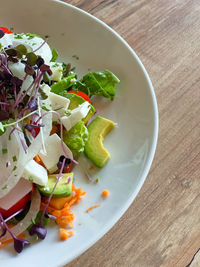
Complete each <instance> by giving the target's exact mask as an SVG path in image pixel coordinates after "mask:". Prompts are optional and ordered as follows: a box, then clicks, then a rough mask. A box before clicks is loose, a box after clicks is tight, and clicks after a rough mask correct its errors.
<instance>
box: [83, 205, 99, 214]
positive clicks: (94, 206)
mask: <svg viewBox="0 0 200 267" xmlns="http://www.w3.org/2000/svg"><path fill="white" fill-rule="evenodd" d="M100 206H101V205H100V204H95V205H93V206H91V207H89V208H88V209H87V210H86V211H85V212H86V213H88V212H90V211H91V210H93V209H96V208H98V207H100Z"/></svg>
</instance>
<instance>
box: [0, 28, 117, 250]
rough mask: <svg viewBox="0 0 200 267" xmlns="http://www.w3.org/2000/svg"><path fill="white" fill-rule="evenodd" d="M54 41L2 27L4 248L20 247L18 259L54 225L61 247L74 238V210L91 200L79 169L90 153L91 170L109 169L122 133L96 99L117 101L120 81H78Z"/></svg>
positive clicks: (105, 74) (95, 77) (94, 75)
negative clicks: (108, 144)
mask: <svg viewBox="0 0 200 267" xmlns="http://www.w3.org/2000/svg"><path fill="white" fill-rule="evenodd" d="M47 40H48V37H47V36H46V37H45V38H42V37H41V36H39V35H37V34H33V33H13V32H11V31H10V30H8V29H7V28H4V27H0V153H1V161H0V169H1V173H0V246H1V247H3V246H5V245H6V244H8V243H10V242H13V245H14V249H15V250H16V252H18V253H20V252H21V251H22V250H23V249H24V247H25V246H26V245H29V244H30V241H29V239H30V238H29V236H33V237H35V238H36V239H41V240H42V239H44V238H45V237H46V235H47V228H46V226H47V224H48V223H49V222H50V221H51V222H55V223H56V224H57V225H58V228H59V232H60V238H61V240H66V239H67V238H68V237H70V236H72V235H73V234H74V231H73V230H72V228H73V220H74V214H73V212H72V210H71V206H72V205H74V204H77V203H78V202H79V201H80V200H81V198H82V196H83V195H84V194H85V192H82V190H81V188H76V187H75V185H74V172H73V168H74V166H76V165H77V164H79V156H80V155H81V154H83V153H84V155H85V156H86V157H87V158H89V159H90V160H91V162H92V165H91V168H94V166H96V167H98V168H102V167H104V165H105V164H106V163H107V162H108V160H109V158H110V154H109V152H108V151H107V150H106V149H105V148H104V146H103V139H104V137H105V136H106V135H107V134H108V132H109V131H110V130H112V129H113V127H114V125H115V124H114V122H112V121H111V120H108V119H106V118H103V117H102V116H97V114H96V110H95V107H94V105H93V99H94V98H95V96H102V97H105V98H107V99H109V100H111V101H112V100H113V99H114V96H115V85H116V84H117V83H119V79H118V78H117V77H116V76H115V75H114V74H113V73H112V72H111V71H109V70H104V71H99V72H90V73H88V74H86V75H84V76H83V77H81V78H78V75H77V73H76V72H75V70H74V68H72V67H71V64H70V63H66V62H59V61H58V53H57V51H56V50H55V49H51V48H50V46H49V45H48V43H47ZM93 165H94V166H93ZM86 175H88V173H87V171H86ZM88 176H89V175H88ZM76 178H77V180H78V177H76ZM88 178H90V177H88ZM104 195H108V192H106V191H105V192H104Z"/></svg>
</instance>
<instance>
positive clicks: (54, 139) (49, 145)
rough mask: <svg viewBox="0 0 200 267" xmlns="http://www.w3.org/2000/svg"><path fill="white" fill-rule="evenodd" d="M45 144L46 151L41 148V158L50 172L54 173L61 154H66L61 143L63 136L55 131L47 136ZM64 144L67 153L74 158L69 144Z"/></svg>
mask: <svg viewBox="0 0 200 267" xmlns="http://www.w3.org/2000/svg"><path fill="white" fill-rule="evenodd" d="M45 145H46V153H44V152H43V151H42V150H41V151H40V153H39V157H40V158H41V160H42V162H43V163H44V165H45V167H46V168H47V169H48V171H49V172H50V173H54V172H55V171H56V170H57V169H58V167H57V163H58V160H59V158H60V156H62V155H64V152H63V148H62V145H61V138H60V137H59V136H58V135H57V134H56V133H55V134H53V135H51V136H49V137H48V138H47V140H46V143H45ZM63 145H64V147H65V150H66V152H67V154H68V155H69V156H70V157H71V158H73V154H72V152H71V150H70V149H69V148H68V146H67V145H66V144H63Z"/></svg>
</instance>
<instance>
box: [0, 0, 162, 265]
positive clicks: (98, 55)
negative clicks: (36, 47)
mask: <svg viewBox="0 0 200 267" xmlns="http://www.w3.org/2000/svg"><path fill="white" fill-rule="evenodd" d="M0 18H1V24H2V26H6V27H14V30H15V32H34V33H38V34H42V35H49V36H50V38H49V43H50V44H51V46H52V47H55V48H56V49H57V50H58V51H59V54H60V58H61V59H63V61H67V62H71V63H72V65H74V66H76V70H77V71H78V73H79V74H80V75H82V74H84V73H86V72H88V69H90V70H93V71H97V70H103V69H109V70H111V71H113V72H114V73H115V74H116V75H117V76H118V77H119V78H120V80H121V83H120V85H119V86H118V87H117V95H116V98H115V100H114V101H113V102H109V101H105V100H101V99H98V101H97V103H96V108H97V111H98V112H99V113H100V114H101V115H102V116H105V117H107V118H109V119H111V120H113V121H115V122H116V123H117V124H118V126H117V127H116V128H115V130H114V131H112V132H111V133H110V134H109V136H107V138H106V140H105V147H106V148H107V149H108V150H109V151H110V153H111V155H112V157H111V160H110V162H109V163H108V164H107V166H106V167H105V168H103V169H102V170H101V171H99V173H98V177H99V178H100V182H99V183H98V184H95V185H94V184H91V183H89V182H88V181H87V179H86V178H85V176H84V175H83V173H82V172H81V170H80V168H79V167H78V168H77V169H76V171H75V177H76V181H75V184H76V185H77V186H81V187H82V189H83V190H85V191H86V192H87V195H86V197H85V198H84V199H83V201H82V202H81V203H80V205H78V206H76V207H75V208H74V209H73V210H74V212H75V214H76V221H75V230H76V235H75V236H74V237H72V238H70V239H69V240H68V241H66V242H60V241H59V239H58V230H57V228H56V227H55V228H52V229H48V235H47V238H46V239H45V240H44V241H42V242H38V243H36V244H34V245H32V246H30V247H28V248H27V249H25V250H24V251H23V253H22V254H20V255H16V254H15V253H14V252H13V249H8V248H5V249H4V250H1V251H0V265H1V266H6V267H11V266H20V267H23V266H29V267H32V266H38V267H40V266H48V267H51V266H61V265H63V264H65V263H67V262H69V261H71V260H72V259H74V258H75V257H77V256H78V255H80V254H81V253H83V252H84V251H85V250H86V249H88V248H89V247H90V246H92V245H93V244H94V243H95V242H96V241H97V240H98V239H99V238H101V237H102V236H103V235H104V234H105V233H106V232H107V231H108V230H109V229H110V228H111V227H112V226H113V225H114V224H115V223H116V222H117V220H119V218H120V217H121V216H122V214H123V213H124V212H125V211H126V210H127V208H128V207H129V205H130V204H131V203H132V201H133V200H134V198H135V197H136V195H137V194H138V192H139V190H140V188H141V187H142V185H143V183H144V181H145V178H146V176H147V174H148V171H149V169H150V166H151V163H152V160H153V156H154V152H155V148H156V142H157V135H158V111H157V103H156V98H155V94H154V90H153V87H152V84H151V81H150V79H149V76H148V74H147V72H146V70H145V69H144V67H143V65H142V63H141V62H140V60H139V58H138V57H137V55H136V54H135V53H134V51H133V50H132V49H131V48H130V47H129V46H128V44H127V43H126V42H125V41H124V40H123V39H122V38H121V37H120V36H119V35H118V34H117V33H115V32H114V31H113V30H112V29H110V28H109V27H108V26H106V25H105V24H104V23H102V22H101V21H99V20H98V19H96V18H94V17H93V16H91V15H89V14H87V13H86V12H84V11H82V10H79V9H77V8H75V7H72V6H70V5H67V4H63V3H61V2H58V1H50V0H42V1H40V0H34V1H30V0H29V1H27V0H18V1H14V0H3V1H1V8H0ZM73 55H78V56H79V60H77V59H75V58H74V57H73ZM105 188H106V189H108V190H110V192H111V195H110V197H109V198H108V199H106V200H102V198H101V192H102V190H103V189H105ZM96 203H101V206H100V207H99V208H97V209H95V210H93V211H91V212H90V213H88V214H87V213H85V210H86V209H87V208H88V207H90V206H91V205H93V204H96ZM79 223H81V225H79ZM133 227H134V226H133Z"/></svg>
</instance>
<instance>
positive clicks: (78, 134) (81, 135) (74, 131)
mask: <svg viewBox="0 0 200 267" xmlns="http://www.w3.org/2000/svg"><path fill="white" fill-rule="evenodd" d="M87 140H88V129H87V128H86V127H85V125H84V123H83V122H82V121H79V122H77V123H76V124H75V125H74V126H73V127H72V128H71V129H70V130H69V131H66V130H65V131H64V136H63V141H64V142H65V144H66V145H67V146H68V147H69V149H70V150H71V151H72V153H73V156H74V157H75V158H76V157H77V156H78V155H79V154H80V153H81V152H83V151H84V148H85V144H86V142H87Z"/></svg>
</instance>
